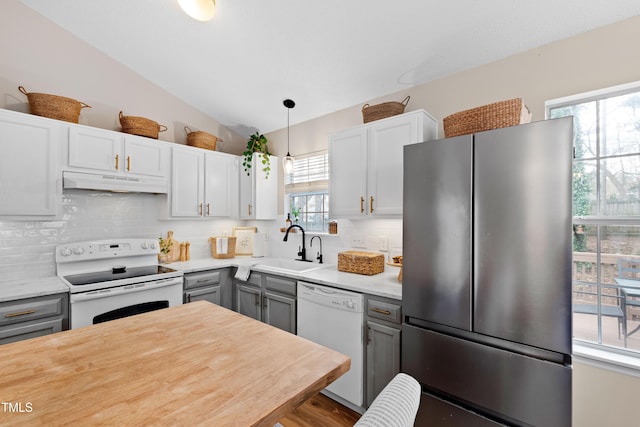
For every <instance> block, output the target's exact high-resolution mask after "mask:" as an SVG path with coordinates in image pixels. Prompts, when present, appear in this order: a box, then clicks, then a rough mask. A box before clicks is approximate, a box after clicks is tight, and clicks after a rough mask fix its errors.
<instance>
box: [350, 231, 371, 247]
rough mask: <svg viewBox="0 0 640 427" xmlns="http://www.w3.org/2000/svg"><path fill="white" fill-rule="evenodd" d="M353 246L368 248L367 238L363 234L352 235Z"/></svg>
mask: <svg viewBox="0 0 640 427" xmlns="http://www.w3.org/2000/svg"><path fill="white" fill-rule="evenodd" d="M351 247H352V248H361V249H366V248H367V239H366V238H365V237H364V236H363V235H359V234H354V235H353V236H352V237H351Z"/></svg>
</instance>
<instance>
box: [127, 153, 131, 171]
mask: <svg viewBox="0 0 640 427" xmlns="http://www.w3.org/2000/svg"><path fill="white" fill-rule="evenodd" d="M130 170H131V156H127V171H130Z"/></svg>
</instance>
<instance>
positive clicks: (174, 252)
mask: <svg viewBox="0 0 640 427" xmlns="http://www.w3.org/2000/svg"><path fill="white" fill-rule="evenodd" d="M165 239H166V240H169V239H171V241H172V242H173V243H172V245H171V249H169V254H168V255H169V257H168V258H169V261H170V262H175V261H178V260H180V242H178V241H177V240H176V239H174V238H173V231H167V237H165Z"/></svg>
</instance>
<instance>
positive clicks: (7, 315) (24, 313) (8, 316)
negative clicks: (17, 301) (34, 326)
mask: <svg viewBox="0 0 640 427" xmlns="http://www.w3.org/2000/svg"><path fill="white" fill-rule="evenodd" d="M35 312H36V311H35V310H24V311H18V312H17V313H9V314H5V315H4V317H5V318H11V317H19V316H26V315H27V314H33V313H35Z"/></svg>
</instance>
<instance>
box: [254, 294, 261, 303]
mask: <svg viewBox="0 0 640 427" xmlns="http://www.w3.org/2000/svg"><path fill="white" fill-rule="evenodd" d="M255 297H256V305H260V295H258V294H255Z"/></svg>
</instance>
